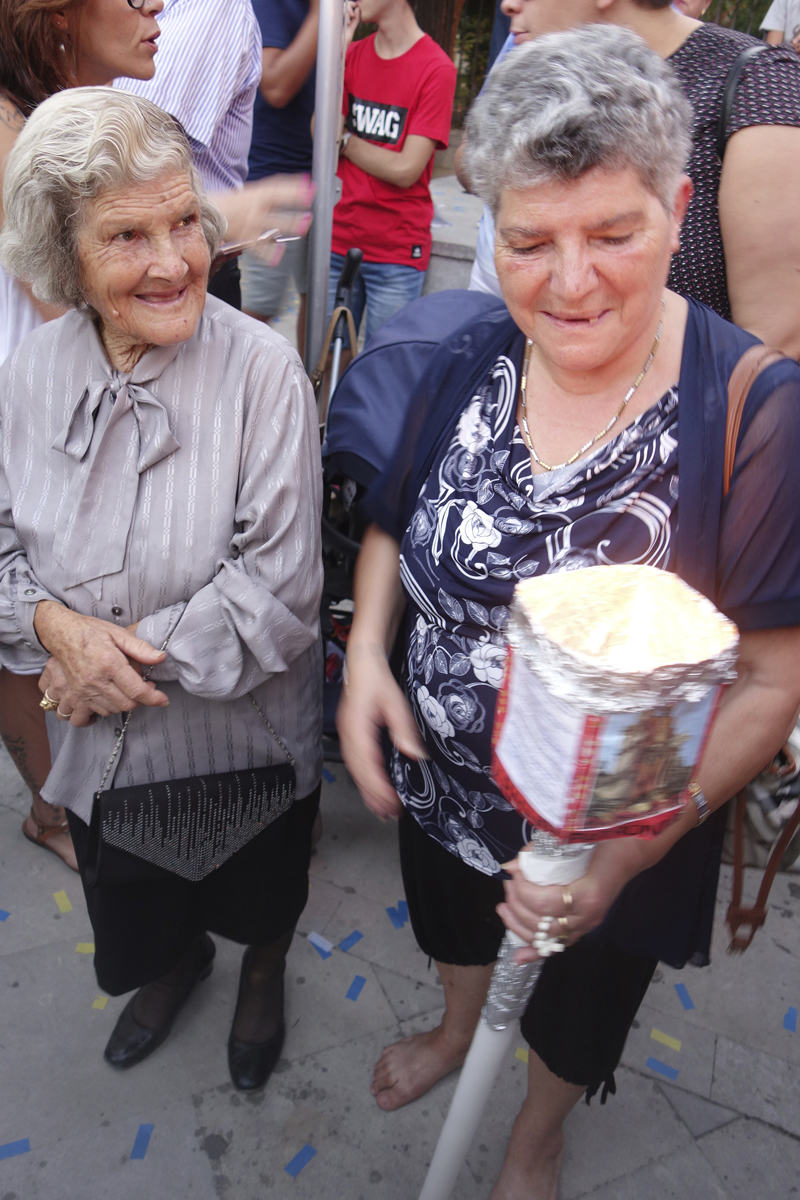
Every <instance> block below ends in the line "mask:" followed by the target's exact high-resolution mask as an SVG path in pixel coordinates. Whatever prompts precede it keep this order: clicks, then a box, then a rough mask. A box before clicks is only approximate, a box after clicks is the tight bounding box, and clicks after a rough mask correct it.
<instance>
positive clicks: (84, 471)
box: [53, 378, 180, 587]
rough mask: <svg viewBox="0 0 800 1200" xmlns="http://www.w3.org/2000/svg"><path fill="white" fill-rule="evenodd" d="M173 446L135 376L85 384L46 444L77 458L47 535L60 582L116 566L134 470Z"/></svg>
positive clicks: (131, 504) (163, 417) (160, 412)
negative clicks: (102, 414) (107, 406)
mask: <svg viewBox="0 0 800 1200" xmlns="http://www.w3.org/2000/svg"><path fill="white" fill-rule="evenodd" d="M106 395H108V396H109V397H110V400H111V403H112V404H113V408H112V409H111V413H110V415H109V417H108V420H107V422H106V424H105V426H104V427H102V428H101V429H100V430H99V431H98V428H97V424H96V416H97V411H98V409H99V408H100V405H101V403H102V401H103V399H104V397H105V396H106ZM179 448H180V443H179V442H178V441H177V439H176V438H175V437H174V436H173V434H172V432H171V430H170V427H169V419H168V417H167V411H166V409H165V408H164V405H163V404H162V403H161V402H160V400H157V399H156V398H155V396H153V395H152V394H151V393H150V392H148V391H147V389H146V388H145V387H143V386H142V385H141V384H138V383H131V382H130V381H127V382H125V381H121V380H120V379H119V378H111V379H105V380H103V381H102V382H98V383H92V384H90V385H89V387H87V388H86V389H85V391H84V393H83V395H82V396H81V398H80V400H79V401H78V404H77V405H76V407H75V409H74V411H73V413H72V416H71V417H70V418H69V420H68V421H67V424H66V425H65V427H64V429H62V431H61V433H60V434H59V435H58V437H57V438H56V440H55V441H54V442H53V449H54V450H60V451H61V453H62V454H66V455H67V456H68V457H69V458H71V459H74V461H75V462H76V463H79V464H80V465H79V467H78V469H77V471H76V472H75V474H74V475H73V477H72V480H71V482H70V484H69V488H68V489H67V494H66V497H65V500H64V504H63V506H62V508H61V513H60V514H59V517H58V519H57V521H56V529H55V538H54V541H53V555H54V557H55V559H56V561H57V562H58V563H59V565H60V566H61V568H62V569H63V571H64V577H65V578H64V586H65V587H75V586H76V585H77V584H79V583H87V582H88V581H89V580H92V579H98V578H99V577H100V576H103V575H116V574H117V573H118V572H119V571H121V570H122V567H123V565H124V562H125V552H126V549H127V545H128V535H129V534H130V529H131V524H132V522H133V513H134V509H135V507H136V496H137V493H138V490H139V476H140V475H141V473H142V471H146V470H147V469H148V468H149V467H154V466H155V465H156V463H158V462H161V460H162V459H163V458H166V457H167V456H168V455H169V454H172V452H173V451H174V450H178V449H179Z"/></svg>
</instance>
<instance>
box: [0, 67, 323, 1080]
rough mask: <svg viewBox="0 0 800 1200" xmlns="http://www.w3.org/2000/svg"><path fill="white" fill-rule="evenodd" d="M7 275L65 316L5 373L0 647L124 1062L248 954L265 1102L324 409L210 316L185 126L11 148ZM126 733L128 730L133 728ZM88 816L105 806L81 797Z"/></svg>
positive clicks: (313, 705)
mask: <svg viewBox="0 0 800 1200" xmlns="http://www.w3.org/2000/svg"><path fill="white" fill-rule="evenodd" d="M3 198H4V205H5V224H4V226H3V229H2V232H0V257H2V261H3V263H4V265H5V266H6V267H7V268H8V269H9V270H10V271H12V272H13V273H14V274H16V275H19V276H20V277H22V278H24V279H25V280H26V281H28V282H29V283H30V284H31V286H32V288H33V291H34V293H35V294H36V295H38V296H40V297H41V298H42V299H46V300H48V301H50V302H53V303H57V304H62V305H67V306H69V307H70V309H71V311H70V312H68V313H67V314H66V315H65V316H63V317H61V318H60V319H58V320H56V321H52V322H50V323H49V324H47V325H44V326H42V327H41V328H39V329H37V330H35V331H34V332H33V333H31V334H29V335H28V337H27V338H25V339H24V340H23V341H22V342H21V344H20V345H19V346H18V348H17V349H16V351H15V352H14V353H13V354H12V355H11V357H10V358H9V359H8V360H7V362H6V363H5V364H4V365H3V367H2V369H1V370H0V426H1V427H2V431H3V438H2V449H0V640H2V643H3V656H4V660H5V661H6V662H7V663H8V665H9V666H10V668H11V669H12V670H17V671H21V672H26V673H31V672H35V671H42V672H43V673H42V676H41V680H40V688H41V690H42V691H43V693H44V699H43V701H42V707H43V708H44V709H45V710H46V712H47V713H48V717H47V720H48V725H49V736H50V743H51V751H52V761H53V766H52V770H51V772H50V775H49V776H48V779H47V783H46V785H45V787H44V789H43V793H44V796H45V799H46V800H48V801H49V802H51V803H53V804H57V805H63V806H65V807H66V808H67V809H68V816H69V825H70V831H71V833H72V837H73V841H74V844H75V850H76V854H77V858H78V865H79V869H80V872H81V878H82V880H83V884H84V890H85V893H86V900H87V905H88V908H89V915H90V917H91V920H92V925H93V928H94V933H95V946H96V957H95V968H96V971H97V976H98V980H99V982H100V985H101V987H102V988H103V989H104V990H105V991H107V992H109V993H110V994H111V995H120V994H122V993H124V992H127V991H131V990H132V989H134V988H136V989H138V990H137V991H136V994H135V995H134V996H133V997H132V998H131V999H130V1000H129V1002H128V1003H127V1005H126V1006H125V1007H124V1009H123V1010H122V1012H121V1014H120V1016H119V1019H118V1021H117V1024H116V1027H115V1029H114V1032H113V1033H112V1035H111V1039H110V1041H109V1043H108V1045H107V1047H106V1050H105V1057H106V1059H107V1060H108V1062H110V1063H111V1064H112V1065H113V1066H116V1067H120V1068H124V1067H131V1066H133V1065H134V1064H136V1063H138V1062H141V1061H142V1059H144V1058H145V1057H147V1055H149V1054H151V1053H152V1052H153V1050H155V1049H156V1048H157V1047H158V1046H159V1045H160V1044H161V1042H162V1041H163V1040H164V1038H165V1037H166V1036H167V1034H168V1033H169V1030H170V1027H171V1025H172V1022H173V1021H174V1019H175V1017H176V1015H177V1012H178V1010H179V1009H180V1008H181V1006H182V1005H183V1004H184V1003H185V1001H186V999H187V997H188V996H189V994H190V992H191V991H192V988H193V987H194V985H195V983H196V982H197V981H198V980H200V979H204V978H206V976H207V975H208V974H209V973H210V971H211V967H212V961H213V958H214V942H213V941H212V939H211V938H210V937H209V931H211V932H213V933H217V934H219V935H221V936H223V937H227V938H230V939H232V940H233V941H236V942H239V943H242V944H244V945H246V946H247V950H246V951H245V955H244V958H243V961H242V970H241V978H240V983H239V997H238V1001H237V1005H236V1012H235V1016H234V1020H233V1025H232V1028H231V1032H230V1038H229V1043H228V1057H229V1065H230V1071H231V1077H232V1079H233V1082H234V1084H235V1085H236V1086H237V1087H239V1088H242V1089H252V1088H257V1087H260V1086H263V1084H264V1083H265V1081H266V1079H267V1078H268V1076H269V1074H270V1072H271V1070H272V1069H273V1067H274V1065H275V1062H276V1061H277V1058H278V1054H279V1052H280V1048H281V1044H282V1041H283V1036H284V1028H285V1027H284V1019H283V973H284V965H285V958H286V953H287V950H288V948H289V945H290V943H291V940H292V934H293V930H294V926H295V923H296V921H297V918H298V916H299V914H300V912H301V911H302V909H303V907H304V905H305V901H306V896H307V890H308V862H309V855H310V850H311V828H312V825H313V822H314V818H315V815H316V811H317V807H318V802H319V780H320V774H321V768H322V763H321V745H320V741H321V687H320V680H321V674H320V672H321V660H320V642H319V630H318V603H319V595H320V587H321V561H320V545H319V510H320V503H321V486H320V464H319V444H318V440H317V431H316V415H315V410H314V404H313V396H312V394H311V390H310V387H309V384H308V380H307V379H306V376H305V374H304V372H303V369H302V365H301V363H300V360H299V358H298V357H297V355H296V353H295V352H294V350H292V348H291V347H290V346H289V344H288V343H287V342H286V341H285V340H284V339H283V338H281V337H280V336H279V335H277V334H275V333H273V332H272V331H271V330H270V329H268V328H267V327H266V326H264V325H262V324H261V323H260V322H257V321H253V320H251V319H250V318H248V317H245V316H242V315H241V314H240V313H238V312H236V311H235V310H234V309H231V308H229V307H228V306H227V305H226V304H223V303H222V302H220V301H219V300H216V299H215V298H214V297H207V296H206V284H207V280H208V271H209V265H210V263H211V260H212V258H213V256H214V254H215V253H216V250H217V248H218V245H219V242H220V240H221V238H222V235H223V232H224V225H225V222H224V218H223V217H222V216H221V214H220V213H219V212H218V211H217V210H216V208H215V207H214V205H213V204H212V203H210V201H209V200H208V199H207V197H206V196H205V194H204V192H203V188H202V186H201V184H200V182H199V180H198V178H197V175H196V173H195V171H194V168H193V167H192V162H191V156H190V151H189V146H188V143H187V140H186V138H185V135H184V134H183V132H182V131H181V129H180V127H179V126H178V125H177V123H176V122H175V121H174V120H173V119H172V118H171V117H169V116H168V115H167V114H166V113H164V112H162V111H161V110H160V109H159V108H157V107H156V106H155V105H153V104H151V103H150V102H149V101H147V100H144V99H140V98H138V97H135V96H131V95H128V94H126V93H124V92H120V91H113V90H111V89H106V88H85V89H82V88H78V89H73V90H69V91H64V92H61V93H58V94H57V95H56V96H53V97H51V98H50V99H48V100H46V101H44V102H43V103H42V104H41V105H40V106H39V107H38V108H37V109H36V110H35V112H34V113H33V115H32V116H31V117H30V119H29V120H28V122H27V124H26V126H25V128H24V129H23V131H22V132H21V133H20V136H19V138H18V140H17V143H16V145H15V147H14V149H13V150H12V152H11V155H10V156H9V160H8V166H7V170H6V177H5V187H4V197H3ZM119 714H127V716H125V717H124V719H123V717H121V716H120V715H119ZM93 797H94V799H93Z"/></svg>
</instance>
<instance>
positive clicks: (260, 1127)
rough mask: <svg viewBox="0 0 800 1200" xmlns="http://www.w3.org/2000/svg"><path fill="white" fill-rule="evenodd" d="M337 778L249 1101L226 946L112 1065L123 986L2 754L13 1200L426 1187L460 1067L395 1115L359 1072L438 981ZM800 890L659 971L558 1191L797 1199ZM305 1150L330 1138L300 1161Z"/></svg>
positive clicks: (497, 1107)
mask: <svg viewBox="0 0 800 1200" xmlns="http://www.w3.org/2000/svg"><path fill="white" fill-rule="evenodd" d="M328 774H329V776H331V778H330V779H329V780H328V782H326V784H325V789H324V793H323V796H324V813H325V836H324V839H323V841H322V843H321V845H320V848H319V852H318V854H317V856H316V857H315V859H314V862H313V867H312V874H313V880H312V889H311V898H310V901H309V904H308V908H307V909H306V912H305V913H304V915H303V917H302V919H301V922H300V931H301V932H299V933H298V935H297V937H296V938H295V942H294V946H293V948H292V951H291V955H290V965H289V971H288V976H287V979H288V997H287V1012H288V1023H289V1026H290V1029H289V1034H288V1038H287V1042H286V1048H285V1051H284V1055H283V1058H282V1060H281V1061H280V1063H279V1066H278V1071H277V1073H276V1075H275V1076H274V1077H273V1079H272V1080H271V1082H270V1084H269V1086H268V1087H267V1089H266V1091H265V1092H264V1093H263V1094H262V1095H260V1096H256V1097H254V1098H249V1099H248V1098H245V1097H242V1096H240V1095H238V1094H237V1093H236V1092H234V1091H233V1089H232V1087H231V1085H230V1083H229V1081H228V1078H227V1069H226V1059H225V1043H226V1039H227V1035H228V1028H229V1023H230V1020H231V1016H232V1010H233V1005H234V997H235V988H236V980H237V975H238V965H239V951H238V949H237V948H236V947H234V946H232V945H230V944H225V943H222V942H220V943H219V946H218V956H217V965H216V967H215V970H214V973H213V974H212V976H211V978H210V979H209V980H208V982H206V983H205V984H203V985H201V986H200V987H199V989H198V991H197V993H196V994H195V996H194V997H193V998H192V1000H191V1001H190V1003H189V1005H188V1007H187V1009H186V1010H185V1012H184V1013H183V1014H182V1015H181V1017H180V1018H179V1020H178V1023H177V1025H176V1028H175V1030H174V1032H173V1035H172V1037H171V1038H170V1040H169V1041H168V1042H167V1043H166V1044H165V1045H164V1046H163V1047H162V1048H161V1050H159V1051H158V1052H157V1053H156V1054H155V1055H154V1056H153V1057H152V1058H151V1059H150V1060H148V1061H147V1062H145V1063H143V1064H141V1065H140V1066H139V1067H137V1068H135V1069H134V1070H133V1071H131V1072H130V1073H127V1074H118V1073H116V1072H114V1071H113V1070H112V1069H111V1068H109V1067H107V1066H106V1065H105V1063H104V1062H103V1060H102V1058H101V1051H102V1048H103V1045H104V1043H105V1040H106V1038H107V1037H108V1034H109V1033H110V1031H111V1029H112V1027H113V1024H114V1021H115V1019H116V1016H117V1014H118V1013H119V1011H120V1009H121V1007H122V1004H123V1003H124V1001H123V1000H122V999H109V1000H108V1001H107V1003H105V1004H104V1003H103V1001H104V999H105V998H104V997H102V995H101V993H100V992H99V989H98V987H97V984H96V981H95V978H94V973H93V970H92V958H91V953H90V952H89V953H87V952H81V951H82V949H84V944H85V943H91V938H92V933H91V928H90V925H89V922H88V919H87V916H86V912H85V909H84V905H83V901H82V896H81V892H80V888H79V885H78V881H77V878H76V877H75V876H74V875H73V874H72V873H71V872H68V871H67V870H66V869H65V868H62V867H61V866H60V864H59V863H58V862H57V861H56V860H55V859H54V858H53V857H52V856H50V855H48V854H45V853H43V852H42V851H40V850H38V849H36V848H35V847H33V846H31V845H29V844H28V843H27V842H26V841H24V840H23V838H22V835H21V833H20V831H19V826H20V818H21V814H22V813H23V812H24V810H25V802H24V796H23V793H22V788H21V786H20V785H19V783H18V780H17V778H16V776H15V774H14V772H13V768H12V767H11V766H10V764H9V763H8V761H7V759H5V757H3V758H2V760H0V862H1V863H2V873H1V874H0V909H1V910H3V911H2V912H0V917H3V918H4V919H3V920H2V921H0V994H1V995H2V1004H0V1022H1V1024H0V1200H143V1198H144V1197H147V1198H148V1200H182V1198H187V1200H189V1198H191V1200H215V1198H219V1197H224V1198H225V1200H257V1198H258V1200H278V1198H280V1200H283V1198H284V1197H296V1198H297V1200H341V1198H347V1200H370V1198H373V1197H374V1198H375V1200H415V1198H416V1196H417V1194H418V1190H419V1187H420V1185H421V1183H422V1180H423V1178H424V1174H425V1169H426V1165H427V1163H428V1162H429V1161H430V1156H431V1153H432V1149H433V1146H434V1143H435V1140H436V1137H437V1134H438V1131H439V1128H440V1125H441V1122H442V1119H443V1116H444V1114H445V1112H446V1110H447V1106H448V1103H449V1100H450V1097H451V1095H452V1092H453V1087H454V1079H452V1078H451V1079H450V1080H447V1081H444V1082H442V1083H441V1084H439V1085H438V1087H436V1088H435V1089H434V1090H433V1092H432V1093H431V1094H430V1095H429V1096H428V1097H426V1098H424V1099H422V1100H420V1101H418V1102H417V1103H416V1104H413V1105H411V1106H410V1107H408V1108H406V1109H404V1110H401V1111H400V1112H398V1113H394V1114H384V1113H381V1112H380V1111H379V1110H378V1109H377V1107H376V1106H375V1105H374V1103H373V1101H372V1099H371V1097H370V1095H369V1091H368V1086H369V1081H370V1076H371V1069H372V1064H373V1062H374V1061H375V1059H376V1057H377V1055H378V1054H379V1053H380V1050H381V1048H382V1047H383V1046H384V1045H385V1044H386V1043H388V1042H390V1041H392V1040H394V1039H396V1038H397V1037H398V1036H400V1035H401V1034H405V1033H408V1032H409V1031H412V1030H416V1029H421V1028H425V1027H428V1026H429V1025H430V1024H431V1023H432V1022H434V1021H436V1019H437V1017H438V1015H439V1012H440V1006H441V996H442V994H441V988H440V987H439V985H438V983H437V980H436V978H435V975H434V973H433V972H429V971H428V967H427V962H426V960H425V958H424V957H423V956H422V954H421V953H420V952H419V951H418V950H417V948H416V946H415V943H414V940H413V937H412V934H411V931H410V928H409V926H408V925H407V924H406V925H404V926H403V927H402V928H395V925H394V924H393V922H392V920H391V918H390V916H389V915H388V914H387V911H386V910H387V908H392V909H396V908H397V905H398V901H400V900H401V898H402V889H401V882H400V875H399V871H398V866H397V857H396V852H395V844H394V832H393V829H392V828H391V827H390V826H383V825H380V824H379V823H378V822H376V821H374V820H373V819H372V818H370V817H369V816H368V815H367V814H366V813H365V811H364V810H363V808H362V806H361V803H360V801H359V799H358V797H357V795H356V793H355V791H354V789H353V786H352V784H351V783H350V781H349V779H348V778H347V776H346V774H345V772H344V770H343V768H342V767H341V766H338V765H334V764H329V770H328ZM333 777H335V778H333ZM799 882H800V881H798V878H797V877H795V878H794V879H792V877H782V878H781V879H780V880H779V883H778V885H777V887H776V894H775V898H774V899H775V903H774V906H773V911H772V912H771V914H770V918H769V923H768V926H767V928H766V930H765V931H762V933H760V934H759V937H758V939H757V941H756V943H755V945H754V946H753V947H752V948H751V950H750V951H749V952H748V955H747V956H746V957H745V958H744V959H732V958H728V957H727V956H726V955H725V954H724V953H723V952H722V948H723V946H724V944H725V940H724V936H723V934H722V932H721V930H720V933H719V936H718V938H717V950H718V952H717V958H716V959H715V962H714V964H713V966H712V967H711V968H710V969H709V970H706V971H693V970H687V971H685V972H683V973H676V972H672V971H668V970H664V971H662V972H660V974H659V976H658V978H657V980H656V982H654V983H653V985H652V987H651V989H650V992H649V993H648V996H647V1000H646V1003H645V1006H644V1007H643V1009H642V1010H641V1013H640V1016H639V1020H638V1022H637V1028H636V1029H635V1030H634V1032H633V1034H632V1036H631V1038H630V1041H629V1045H628V1047H627V1051H626V1055H625V1065H624V1067H623V1068H622V1069H621V1070H620V1072H619V1074H618V1085H619V1091H618V1094H617V1096H616V1097H614V1098H612V1099H611V1100H610V1101H609V1103H608V1104H607V1105H606V1106H605V1107H604V1108H600V1107H599V1106H597V1105H592V1107H591V1108H588V1109H587V1108H586V1107H585V1106H583V1107H581V1108H580V1109H579V1110H578V1111H576V1112H575V1113H574V1115H573V1116H572V1118H571V1119H570V1122H569V1126H568V1141H567V1155H566V1163H565V1168H564V1174H563V1183H562V1190H561V1196H562V1198H563V1200H578V1198H579V1197H584V1196H589V1195H591V1196H592V1197H593V1198H595V1200H612V1198H613V1200H667V1198H668V1197H669V1198H672V1197H680V1198H681V1200H687V1198H688V1200H725V1198H727V1200H788V1198H789V1197H793V1196H796V1195H797V1194H798V1187H799V1186H800V1037H798V1034H797V1033H795V1032H792V1031H790V1029H787V1028H786V1027H785V1025H784V1018H785V1016H786V1014H787V1013H788V1012H789V1010H790V1009H792V1008H797V1007H800V980H799V979H798V970H797V967H798V958H799V957H800V920H798V916H797V914H798V910H800V885H799ZM54 893H66V897H67V899H68V901H69V903H70V904H71V905H72V908H71V910H70V911H67V912H63V913H62V912H60V911H59V905H58V903H57V900H56V899H54ZM59 899H62V898H61V897H59ZM61 907H66V906H65V905H64V903H63V899H62V905H61ZM5 913H7V914H8V915H7V916H5ZM356 930H358V931H359V932H360V933H361V934H362V935H363V936H362V938H361V939H360V940H359V941H357V942H356V943H355V944H353V945H352V948H351V949H349V950H348V951H347V952H346V953H345V952H343V951H341V950H339V949H334V951H333V953H332V955H331V956H330V957H328V958H325V959H323V958H322V957H321V956H320V955H319V954H318V952H317V951H316V950H315V949H314V947H313V945H312V944H311V943H310V942H309V940H308V937H307V935H308V934H310V933H312V932H316V933H318V934H321V935H322V936H323V937H325V938H327V939H328V940H329V941H330V942H333V943H334V944H336V945H338V943H339V942H341V941H342V940H343V939H345V938H347V937H348V935H350V934H352V933H353V932H354V931H356ZM76 947H77V949H76ZM357 977H358V978H360V979H361V980H364V981H365V982H364V983H363V985H362V990H361V992H360V994H359V995H358V998H357V999H349V998H348V992H350V989H351V986H352V984H353V982H354V980H355V979H356V978H357ZM676 983H678V984H680V983H683V984H684V985H685V988H686V989H687V991H686V994H685V996H684V1001H683V1002H682V1001H681V998H680V997H679V995H678V993H677V992H676V989H675V984H676ZM351 995H352V993H351ZM687 997H688V999H687ZM686 1003H690V1004H693V1005H694V1007H690V1008H688V1009H687V1008H686V1007H685V1004H686ZM787 1023H788V1025H790V1026H791V1024H792V1021H791V1017H790V1018H789V1020H788V1022H787ZM654 1031H655V1032H656V1034H657V1035H658V1036H661V1037H662V1038H663V1035H666V1036H667V1039H672V1041H671V1044H670V1045H667V1044H664V1041H663V1040H661V1041H659V1040H654V1036H653V1035H654ZM678 1043H680V1048H678ZM665 1070H666V1071H667V1073H668V1074H669V1075H670V1076H672V1079H671V1080H668V1079H667V1078H666V1077H665V1076H664V1074H663V1072H664V1071H665ZM524 1085H525V1067H524V1065H523V1063H522V1062H521V1061H520V1060H519V1059H518V1058H516V1057H513V1056H510V1058H509V1061H508V1063H507V1064H506V1066H505V1068H504V1070H503V1072H502V1074H501V1077H500V1080H499V1082H498V1084H497V1087H496V1090H495V1093H494V1095H493V1097H492V1103H491V1105H490V1108H489V1114H490V1115H489V1117H488V1118H487V1122H486V1126H485V1128H484V1130H483V1132H482V1134H481V1136H480V1140H479V1141H478V1143H477V1144H476V1146H475V1149H474V1151H473V1153H472V1155H471V1156H470V1160H469V1163H468V1166H467V1168H466V1169H465V1170H464V1172H463V1175H462V1178H461V1181H460V1185H459V1189H458V1196H459V1198H460V1200H480V1198H484V1197H487V1196H488V1195H489V1192H490V1190H491V1183H492V1180H493V1179H494V1177H495V1175H496V1173H497V1171H498V1168H499V1165H500V1162H501V1159H502V1155H503V1151H504V1147H505V1142H506V1139H507V1136H508V1132H509V1128H510V1125H511V1122H512V1119H513V1116H514V1113H515V1111H516V1108H517V1106H518V1105H519V1103H520V1101H521V1098H522V1095H523V1091H524ZM143 1126H144V1127H150V1126H152V1134H151V1136H150V1140H149V1143H148V1142H147V1139H146V1132H147V1131H146V1129H145V1130H144V1131H142V1127H143ZM28 1145H29V1146H30V1149H29V1150H28V1149H27V1147H28ZM305 1147H311V1148H313V1150H314V1151H316V1153H315V1154H314V1155H313V1157H310V1158H309V1160H308V1162H307V1164H306V1165H305V1166H304V1167H303V1168H302V1170H301V1171H300V1172H299V1174H297V1175H296V1177H292V1175H290V1174H289V1173H287V1171H286V1167H287V1166H288V1165H289V1164H290V1163H292V1161H293V1160H294V1159H295V1157H296V1156H297V1155H298V1154H299V1153H302V1152H303V1151H304V1148H305ZM142 1149H144V1150H145V1153H144V1157H141V1151H142ZM15 1151H16V1152H15ZM137 1152H138V1154H139V1155H140V1157H137ZM309 1154H310V1151H308V1150H305V1156H306V1157H308V1156H309ZM300 1161H302V1159H301V1160H300Z"/></svg>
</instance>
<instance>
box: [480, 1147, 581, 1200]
mask: <svg viewBox="0 0 800 1200" xmlns="http://www.w3.org/2000/svg"><path fill="white" fill-rule="evenodd" d="M563 1151H564V1139H563V1137H558V1138H557V1139H556V1141H555V1143H554V1144H552V1145H550V1146H549V1147H548V1148H547V1149H543V1150H542V1151H541V1152H540V1153H539V1154H536V1153H535V1152H534V1151H533V1148H532V1147H530V1148H529V1153H528V1154H526V1161H525V1162H524V1163H522V1162H517V1161H515V1159H514V1158H513V1147H512V1146H509V1150H508V1153H507V1154H506V1160H505V1162H504V1163H503V1169H502V1171H501V1172H500V1175H499V1176H498V1179H497V1183H496V1184H495V1185H494V1188H493V1189H492V1194H491V1196H490V1197H489V1200H558V1180H559V1176H560V1175H561V1158H562V1155H563Z"/></svg>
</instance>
